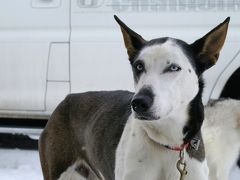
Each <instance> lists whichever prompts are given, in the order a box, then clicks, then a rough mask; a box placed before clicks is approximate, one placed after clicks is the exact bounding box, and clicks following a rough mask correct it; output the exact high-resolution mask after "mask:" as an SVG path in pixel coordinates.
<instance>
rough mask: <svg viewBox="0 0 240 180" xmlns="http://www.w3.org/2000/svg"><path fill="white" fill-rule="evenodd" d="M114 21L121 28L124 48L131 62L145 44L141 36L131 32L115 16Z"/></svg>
mask: <svg viewBox="0 0 240 180" xmlns="http://www.w3.org/2000/svg"><path fill="white" fill-rule="evenodd" d="M114 19H115V20H116V21H117V23H118V24H119V25H120V27H121V31H122V34H123V39H124V43H125V47H126V48H127V53H128V57H129V60H130V61H133V59H134V58H135V56H136V55H137V53H138V52H139V50H140V49H141V48H142V47H143V45H144V43H145V42H146V41H145V40H144V39H143V38H142V36H140V35H139V34H137V33H136V32H134V31H133V30H131V29H130V28H129V27H128V26H127V25H126V24H124V23H123V22H122V21H121V20H120V19H119V18H118V17H117V16H116V15H114Z"/></svg>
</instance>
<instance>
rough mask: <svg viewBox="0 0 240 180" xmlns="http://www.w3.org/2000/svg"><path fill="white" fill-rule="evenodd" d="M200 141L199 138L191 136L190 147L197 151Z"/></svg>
mask: <svg viewBox="0 0 240 180" xmlns="http://www.w3.org/2000/svg"><path fill="white" fill-rule="evenodd" d="M200 142H201V140H200V139H197V138H193V139H192V140H191V141H190V145H191V147H192V148H193V149H194V150H195V151H197V150H198V148H199V146H200Z"/></svg>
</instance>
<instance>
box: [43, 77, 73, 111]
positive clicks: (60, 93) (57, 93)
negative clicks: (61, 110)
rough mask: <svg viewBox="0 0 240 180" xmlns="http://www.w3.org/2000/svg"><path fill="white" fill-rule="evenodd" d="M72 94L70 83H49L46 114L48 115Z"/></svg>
mask: <svg viewBox="0 0 240 180" xmlns="http://www.w3.org/2000/svg"><path fill="white" fill-rule="evenodd" d="M69 92H70V84H69V82H48V83H47V95H46V112H45V113H47V114H50V113H52V111H53V110H54V109H55V108H56V107H57V105H58V104H59V103H60V102H61V101H62V100H63V99H64V98H65V96H66V95H67V94H69Z"/></svg>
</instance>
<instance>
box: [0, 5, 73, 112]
mask: <svg viewBox="0 0 240 180" xmlns="http://www.w3.org/2000/svg"><path fill="white" fill-rule="evenodd" d="M69 4H70V1H68V0H51V1H45V0H21V1H19V0H9V1H0V22H1V23H0V61H1V63H0V64H1V66H0V76H1V77H0V84H1V88H0V111H1V113H0V116H2V115H3V114H10V113H12V114H22V112H25V113H26V112H28V113H27V114H35V113H40V114H44V112H45V111H46V93H47V80H48V79H47V78H48V77H47V76H48V75H49V79H50V80H63V81H65V80H68V81H69V66H68V64H69V56H68V50H69V47H68V46H66V47H62V46H61V45H60V46H61V47H59V50H61V51H60V54H59V52H57V53H56V49H55V48H58V47H55V46H54V47H53V48H52V49H51V48H50V45H51V44H52V43H62V42H66V43H69V35H70V20H69V17H70V14H69V12H70V11H69V8H70V7H69ZM51 50H53V51H54V52H51ZM61 53H62V54H61ZM59 55H61V58H60V59H59V63H63V64H62V65H59V63H58V62H56V58H58V57H59ZM49 58H50V59H51V60H52V61H50V59H49ZM49 65H50V67H48V66H49ZM53 66H56V67H53ZM54 68H57V70H60V69H61V70H62V72H64V73H63V74H61V76H59V77H57V78H56V76H58V75H59V73H57V70H56V71H54ZM48 70H50V71H48ZM48 72H49V74H48ZM56 73H57V74H56ZM58 91H59V93H60V92H61V91H63V93H64V92H65V91H64V90H62V89H58Z"/></svg>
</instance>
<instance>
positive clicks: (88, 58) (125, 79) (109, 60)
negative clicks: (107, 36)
mask: <svg viewBox="0 0 240 180" xmlns="http://www.w3.org/2000/svg"><path fill="white" fill-rule="evenodd" d="M119 47H121V49H119ZM115 89H130V90H133V77H132V73H131V69H130V65H129V61H128V58H127V56H126V53H125V49H124V48H123V45H122V44H120V43H116V42H73V43H71V91H72V92H83V91H93V90H115Z"/></svg>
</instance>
